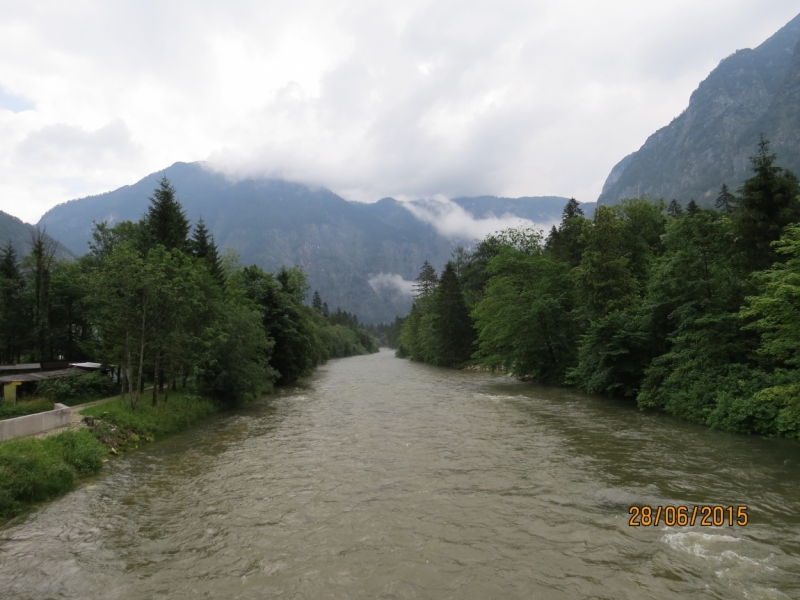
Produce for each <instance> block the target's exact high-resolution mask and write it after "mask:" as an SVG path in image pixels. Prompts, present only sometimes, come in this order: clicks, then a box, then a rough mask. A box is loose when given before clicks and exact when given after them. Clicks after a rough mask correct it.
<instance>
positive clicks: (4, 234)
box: [0, 210, 75, 258]
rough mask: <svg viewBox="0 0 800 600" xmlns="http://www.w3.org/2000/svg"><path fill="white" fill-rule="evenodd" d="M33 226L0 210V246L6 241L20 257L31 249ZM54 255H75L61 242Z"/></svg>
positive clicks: (64, 256) (61, 256)
mask: <svg viewBox="0 0 800 600" xmlns="http://www.w3.org/2000/svg"><path fill="white" fill-rule="evenodd" d="M34 230H35V228H34V227H33V225H29V224H28V223H23V222H22V221H20V220H19V219H18V218H17V217H13V216H11V215H9V214H7V213H4V212H3V211H1V210H0V248H5V246H6V244H8V242H9V241H10V242H11V245H12V246H13V247H14V250H16V251H17V256H18V257H19V258H22V257H23V256H25V255H26V254H28V252H30V249H31V235H32V234H33V232H34ZM56 256H57V257H59V258H74V257H75V255H74V254H73V253H72V252H70V251H69V250H68V249H67V248H66V247H64V245H63V244H58V245H57V246H56Z"/></svg>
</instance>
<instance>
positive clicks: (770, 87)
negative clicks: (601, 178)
mask: <svg viewBox="0 0 800 600" xmlns="http://www.w3.org/2000/svg"><path fill="white" fill-rule="evenodd" d="M762 133H763V134H764V136H765V137H766V138H768V139H769V140H770V141H771V142H772V149H773V151H775V152H777V154H778V164H779V165H780V166H783V167H785V168H788V169H790V170H792V171H794V172H795V173H800V15H798V16H797V17H795V18H794V19H792V21H790V22H789V23H788V24H787V25H785V26H784V27H783V28H782V29H781V30H780V31H778V32H777V33H776V34H775V35H773V36H772V37H771V38H769V39H768V40H767V41H765V42H764V43H763V44H761V45H760V46H758V47H757V48H755V49H745V50H738V51H737V52H736V53H734V54H732V55H731V56H729V57H727V58H726V59H724V60H723V61H722V62H720V64H719V66H718V67H717V68H716V69H714V70H713V71H712V72H711V74H710V75H709V76H708V77H707V78H706V79H705V80H704V81H703V82H702V83H701V84H700V85H699V86H698V88H697V90H695V92H694V93H693V94H692V96H691V98H690V100H689V106H688V108H687V109H686V110H685V111H684V112H683V113H682V114H681V115H680V116H678V117H677V118H675V119H674V120H673V121H672V123H670V124H669V125H667V126H666V127H663V128H662V129H659V130H658V131H657V132H655V133H654V134H653V135H651V136H650V137H649V138H648V139H647V141H646V142H645V143H644V145H643V146H642V147H641V148H640V149H639V150H638V151H636V152H634V153H633V154H631V155H629V156H626V157H625V158H624V159H622V161H620V162H619V163H618V164H617V165H616V166H615V167H614V169H613V170H612V171H611V174H610V175H609V176H608V179H607V180H606V184H605V185H604V186H603V191H602V193H601V194H600V197H599V198H598V203H600V204H615V203H617V202H619V200H620V199H622V198H632V197H638V196H641V195H642V194H649V195H651V196H653V197H661V198H664V199H666V200H671V199H672V198H675V199H677V200H678V201H680V202H682V203H686V202H688V201H689V200H690V199H692V198H694V199H695V200H697V201H698V202H699V203H700V204H701V205H704V206H710V205H713V203H714V199H715V198H716V196H717V194H718V192H719V188H720V186H721V185H722V184H723V183H727V184H728V187H730V188H731V189H734V190H735V189H737V188H738V187H739V185H740V184H741V182H742V181H743V180H744V179H746V178H747V177H749V175H750V161H749V157H750V156H751V155H753V154H754V153H755V149H756V144H757V143H758V141H759V136H760V135H761V134H762Z"/></svg>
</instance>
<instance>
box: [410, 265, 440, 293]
mask: <svg viewBox="0 0 800 600" xmlns="http://www.w3.org/2000/svg"><path fill="white" fill-rule="evenodd" d="M415 281H416V282H417V283H416V284H415V285H414V291H415V292H416V294H417V296H418V297H420V296H421V297H427V296H429V295H430V294H432V293H433V291H434V290H435V289H436V286H437V285H438V283H439V279H438V278H437V277H436V271H435V269H434V268H433V267H432V266H431V264H430V263H429V262H428V261H427V260H426V261H425V262H424V263H423V264H422V269H420V272H419V275H418V276H417V278H416V280H415Z"/></svg>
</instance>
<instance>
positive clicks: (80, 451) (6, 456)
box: [0, 430, 107, 518]
mask: <svg viewBox="0 0 800 600" xmlns="http://www.w3.org/2000/svg"><path fill="white" fill-rule="evenodd" d="M105 454H107V450H106V449H105V448H104V447H103V445H102V444H100V442H98V441H97V440H96V439H95V438H94V437H93V436H92V435H91V434H90V433H89V432H88V431H86V430H80V431H67V432H64V433H60V434H58V435H54V436H50V437H48V438H44V439H38V438H23V439H18V440H11V441H8V442H3V443H2V444H0V518H8V517H12V516H14V515H15V514H16V513H18V512H20V511H22V510H24V509H25V508H27V507H28V506H30V505H31V504H33V503H35V502H42V501H44V500H49V499H50V498H54V497H56V496H59V495H61V494H63V493H65V492H68V491H69V490H71V489H72V487H73V486H74V484H75V476H76V475H78V474H80V475H89V474H91V473H96V472H97V471H99V470H100V467H101V465H102V457H103V456H104V455H105Z"/></svg>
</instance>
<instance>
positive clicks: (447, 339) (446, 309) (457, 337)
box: [421, 262, 475, 367]
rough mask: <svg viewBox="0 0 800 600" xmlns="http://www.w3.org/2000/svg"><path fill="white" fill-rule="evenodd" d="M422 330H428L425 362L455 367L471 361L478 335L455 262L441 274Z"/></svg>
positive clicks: (446, 266)
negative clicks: (459, 280) (476, 335)
mask: <svg viewBox="0 0 800 600" xmlns="http://www.w3.org/2000/svg"><path fill="white" fill-rule="evenodd" d="M421 327H422V328H428V329H429V335H428V339H427V340H425V339H424V337H423V344H424V345H426V346H427V348H425V350H424V353H425V356H426V359H427V360H426V362H429V363H431V364H435V365H440V366H446V367H454V366H456V365H459V364H461V363H464V362H466V361H467V360H469V357H470V356H471V355H472V350H473V348H472V343H473V340H474V338H475V332H474V330H473V328H472V319H470V316H469V312H468V311H467V305H466V304H465V303H464V297H463V296H462V294H461V286H460V285H459V283H458V276H457V275H456V269H455V265H454V264H453V263H452V262H448V263H447V265H445V268H444V271H442V277H441V279H440V280H439V285H438V286H437V287H436V290H435V292H433V295H432V297H431V299H430V302H429V306H428V310H427V313H426V314H425V315H424V317H423V321H422V324H421Z"/></svg>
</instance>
